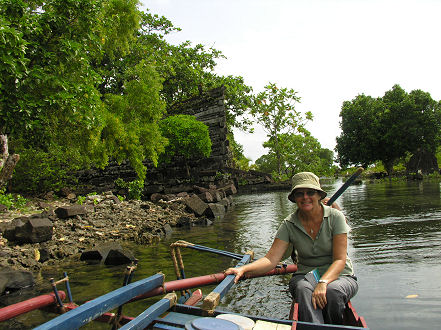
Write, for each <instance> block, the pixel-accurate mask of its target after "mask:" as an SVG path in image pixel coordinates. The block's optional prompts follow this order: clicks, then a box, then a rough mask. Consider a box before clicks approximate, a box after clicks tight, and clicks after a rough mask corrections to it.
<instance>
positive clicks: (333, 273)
mask: <svg viewBox="0 0 441 330" xmlns="http://www.w3.org/2000/svg"><path fill="white" fill-rule="evenodd" d="M347 249H348V235H347V234H346V233H344V234H337V235H334V237H333V238H332V257H333V262H332V264H331V266H329V268H328V270H327V271H326V272H325V273H324V274H323V275H322V277H321V278H320V279H321V280H326V281H327V282H328V284H329V283H331V282H332V281H335V280H336V279H337V278H338V277H339V276H340V273H341V272H342V271H343V269H344V268H345V265H346V254H347ZM328 284H326V283H321V282H320V283H318V284H317V285H316V287H315V289H314V292H313V293H312V305H313V306H314V308H317V306H318V307H319V308H321V309H323V308H324V307H325V306H326V288H327V286H328Z"/></svg>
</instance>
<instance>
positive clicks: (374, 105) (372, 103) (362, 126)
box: [336, 94, 384, 168]
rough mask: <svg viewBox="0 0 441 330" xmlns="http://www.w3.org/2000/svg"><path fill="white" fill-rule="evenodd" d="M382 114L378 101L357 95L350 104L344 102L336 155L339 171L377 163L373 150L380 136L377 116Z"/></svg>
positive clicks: (382, 107)
mask: <svg viewBox="0 0 441 330" xmlns="http://www.w3.org/2000/svg"><path fill="white" fill-rule="evenodd" d="M383 112H384V104H383V103H382V101H381V99H375V98H372V97H371V96H366V95H363V94H362V95H358V96H357V97H356V98H355V99H353V100H352V101H345V102H343V106H342V108H341V111H340V117H341V121H340V128H341V130H342V133H341V135H340V136H338V137H337V145H336V151H337V152H338V161H339V163H340V165H341V166H342V167H345V166H348V165H350V164H356V165H358V164H361V165H362V166H363V167H365V168H366V167H367V165H369V164H371V163H372V162H374V161H375V160H376V159H378V158H377V157H376V156H377V152H381V150H375V148H376V146H378V145H379V143H380V140H379V139H380V138H381V135H382V133H383V130H382V128H381V125H380V123H379V120H380V116H379V114H381V113H383Z"/></svg>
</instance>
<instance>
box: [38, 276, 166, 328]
mask: <svg viewBox="0 0 441 330" xmlns="http://www.w3.org/2000/svg"><path fill="white" fill-rule="evenodd" d="M163 283H164V274H156V275H153V276H150V277H148V278H145V279H142V280H140V281H137V282H134V283H131V284H128V285H126V286H123V287H121V288H119V289H117V290H115V291H112V292H109V293H107V294H105V295H103V296H101V297H98V298H96V299H94V300H91V301H89V302H87V303H85V304H83V305H81V306H79V307H77V308H75V309H73V310H71V311H69V312H67V313H65V314H62V315H60V316H58V317H56V318H54V319H52V320H50V321H49V322H46V323H44V324H42V325H40V326H39V327H37V328H35V329H38V330H43V329H78V328H80V327H81V326H83V325H85V324H87V323H89V322H90V321H92V320H94V319H96V318H97V317H99V316H100V315H101V314H103V313H105V312H108V311H109V310H112V309H114V308H116V307H118V306H120V305H122V304H125V303H126V302H127V301H129V300H130V299H132V298H133V297H136V296H138V295H140V294H143V293H145V292H147V291H150V290H153V289H154V288H156V287H158V286H161V285H163Z"/></svg>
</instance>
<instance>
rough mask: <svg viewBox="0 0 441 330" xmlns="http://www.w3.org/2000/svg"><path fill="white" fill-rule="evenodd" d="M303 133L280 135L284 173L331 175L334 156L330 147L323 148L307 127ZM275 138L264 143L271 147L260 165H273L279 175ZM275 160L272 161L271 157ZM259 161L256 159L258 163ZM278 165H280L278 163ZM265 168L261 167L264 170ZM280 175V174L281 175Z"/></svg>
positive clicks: (273, 170) (286, 174)
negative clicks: (305, 172)
mask: <svg viewBox="0 0 441 330" xmlns="http://www.w3.org/2000/svg"><path fill="white" fill-rule="evenodd" d="M300 132H301V133H299V134H292V133H283V134H279V135H278V140H279V141H278V145H279V147H280V148H281V150H282V152H281V159H282V165H283V168H282V173H283V176H284V177H286V178H292V176H293V175H294V174H296V173H298V172H303V171H309V172H314V173H316V174H318V175H329V174H332V172H333V165H332V158H333V153H332V151H331V150H329V149H323V148H322V147H321V145H320V142H319V141H318V140H317V139H316V138H314V137H313V136H311V133H310V132H309V131H307V130H306V129H301V130H300ZM272 141H273V140H269V141H268V142H265V143H264V146H265V147H267V148H269V149H270V152H269V154H268V157H266V158H264V159H262V161H260V162H259V165H264V166H268V165H271V166H273V168H271V170H272V173H273V175H274V174H275V176H276V177H277V167H274V166H275V165H276V164H278V162H277V156H276V154H275V152H274V151H273V150H274V146H273V144H272ZM271 158H272V159H273V161H270V159H271ZM257 163H258V162H257V161H256V164H257ZM277 166H278V165H277ZM263 169H264V168H263V167H262V168H260V170H263ZM279 176H280V175H279Z"/></svg>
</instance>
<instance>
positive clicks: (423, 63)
mask: <svg viewBox="0 0 441 330" xmlns="http://www.w3.org/2000/svg"><path fill="white" fill-rule="evenodd" d="M141 3H142V4H143V8H149V9H150V11H151V12H152V13H155V14H159V15H163V16H165V17H167V18H168V19H169V20H171V21H172V22H173V24H174V25H175V26H177V27H180V28H182V31H181V32H178V33H175V34H174V35H172V36H171V37H169V38H168V39H167V40H168V41H169V42H171V43H175V44H176V43H180V42H183V41H185V40H190V41H192V43H193V45H195V44H197V43H202V44H204V45H206V46H213V47H214V48H216V49H218V50H220V51H222V52H223V54H224V55H225V56H226V57H227V59H226V60H221V61H219V62H218V66H217V69H216V72H217V73H219V74H222V75H230V74H231V75H235V76H242V77H243V78H244V79H245V83H246V84H248V85H250V86H252V87H253V89H254V92H255V93H257V92H260V91H262V90H263V87H264V86H265V85H266V84H267V83H268V82H274V83H276V84H277V85H278V86H279V87H287V88H292V89H294V90H295V91H297V92H298V96H300V97H301V103H300V104H298V106H297V110H299V111H301V112H303V113H304V112H306V111H311V112H312V113H313V115H314V120H313V122H312V123H310V124H308V126H307V128H308V129H309V131H310V132H311V133H312V135H313V136H314V137H316V138H317V139H318V140H319V141H320V143H321V145H322V147H324V148H329V149H331V150H333V149H334V147H335V143H336V142H335V138H336V137H337V136H338V135H340V128H339V122H340V117H339V113H340V109H341V105H342V103H343V101H349V100H352V99H353V98H354V97H356V96H357V95H358V94H365V95H371V96H373V97H378V96H383V95H384V92H386V91H387V90H389V89H391V88H392V86H393V85H394V84H399V85H400V86H401V87H402V88H404V89H405V90H406V91H407V92H410V91H412V90H414V89H422V90H423V91H426V92H429V93H430V94H431V96H432V98H433V99H435V100H440V99H441V89H440V87H441V86H440V84H439V81H440V79H441V64H440V62H441V50H440V48H441V43H440V33H441V19H440V18H439V17H440V15H441V1H438V0H415V1H406V0H399V1H394V0H379V1H376V0H141ZM235 136H236V140H237V141H238V142H239V143H240V144H242V145H243V146H244V151H245V152H244V153H245V156H247V157H248V158H250V159H251V160H252V161H255V160H256V159H257V158H259V157H260V156H261V155H263V154H265V153H266V152H267V151H266V150H265V149H264V148H263V147H262V142H263V141H265V140H266V136H265V133H263V132H262V131H261V130H257V131H256V133H255V134H252V135H251V134H244V133H240V132H235Z"/></svg>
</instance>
